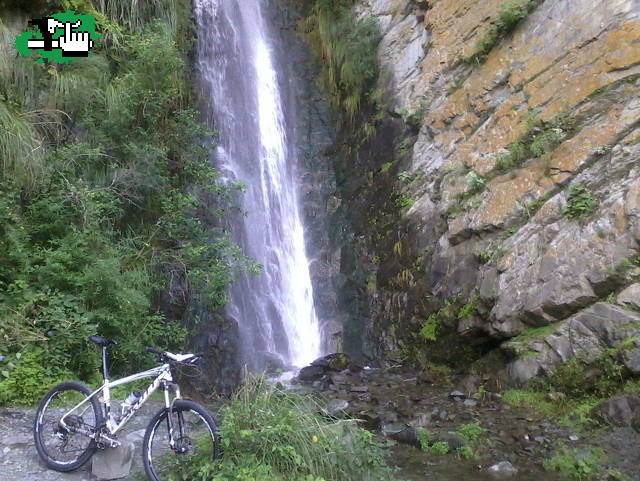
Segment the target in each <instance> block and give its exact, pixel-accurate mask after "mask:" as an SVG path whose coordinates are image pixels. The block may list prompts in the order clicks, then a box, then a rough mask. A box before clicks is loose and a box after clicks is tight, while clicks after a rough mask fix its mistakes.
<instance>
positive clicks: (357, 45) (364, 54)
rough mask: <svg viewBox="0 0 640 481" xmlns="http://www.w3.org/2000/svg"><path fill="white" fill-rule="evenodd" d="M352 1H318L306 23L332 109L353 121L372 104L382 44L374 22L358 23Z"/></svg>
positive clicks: (370, 20)
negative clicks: (366, 104) (361, 110)
mask: <svg viewBox="0 0 640 481" xmlns="http://www.w3.org/2000/svg"><path fill="white" fill-rule="evenodd" d="M352 4H353V1H352V0H338V1H336V2H327V1H324V0H316V1H315V2H314V3H313V4H312V5H311V7H310V8H308V11H307V16H306V18H305V20H304V22H303V25H304V27H305V31H306V35H307V38H308V40H309V42H310V44H311V46H312V48H313V49H314V51H315V53H316V57H317V58H318V60H319V63H320V65H321V67H322V70H321V75H320V81H321V83H322V86H323V88H324V90H325V92H326V93H327V94H328V96H329V100H330V102H331V104H332V106H333V107H334V108H335V109H337V110H340V111H344V112H345V113H346V114H347V117H348V118H349V119H350V120H351V121H353V120H354V117H355V115H356V113H357V112H358V111H359V110H360V109H361V108H362V107H363V106H364V104H365V103H366V102H368V101H371V100H372V99H371V92H372V89H373V86H374V83H375V81H376V79H377V78H378V73H379V68H378V61H377V57H376V51H377V49H376V47H377V44H378V42H379V41H380V33H379V29H378V25H377V23H376V21H375V20H374V19H372V18H371V19H367V20H365V21H357V20H356V19H355V18H354V13H353V12H352V10H351V6H352Z"/></svg>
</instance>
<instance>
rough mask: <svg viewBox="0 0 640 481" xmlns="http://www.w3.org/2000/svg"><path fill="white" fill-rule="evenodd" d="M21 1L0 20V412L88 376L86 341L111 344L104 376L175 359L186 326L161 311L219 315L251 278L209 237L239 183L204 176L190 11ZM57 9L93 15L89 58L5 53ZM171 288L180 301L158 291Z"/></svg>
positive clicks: (236, 255) (178, 2)
mask: <svg viewBox="0 0 640 481" xmlns="http://www.w3.org/2000/svg"><path fill="white" fill-rule="evenodd" d="M14 3H15V2H14ZM23 3H24V2H23ZM27 3H28V2H27ZM37 3H38V5H35V4H34V5H33V6H30V7H29V8H28V16H25V15H27V13H26V12H25V9H26V8H27V7H26V6H25V7H24V8H22V7H20V8H18V7H15V9H14V10H13V11H10V12H9V13H11V14H15V16H14V15H7V16H6V17H5V16H3V19H2V22H0V40H3V39H4V40H6V39H9V40H7V41H6V42H2V45H0V65H2V68H0V159H1V163H0V319H1V320H2V321H1V322H0V353H2V354H3V355H8V356H9V359H10V360H11V363H12V366H11V367H10V368H8V369H4V371H6V374H7V375H6V376H4V377H3V378H1V379H0V380H2V383H1V384H2V385H3V386H4V388H2V394H1V395H0V403H8V402H20V403H24V402H31V401H32V400H34V399H35V398H36V397H37V394H38V393H40V391H41V389H42V386H40V385H38V386H36V384H38V383H40V384H42V385H44V386H47V385H49V384H51V383H53V382H54V381H55V380H56V379H57V378H58V377H59V376H61V375H63V374H64V375H66V376H68V377H77V378H80V379H83V380H85V381H90V380H91V379H92V377H93V376H95V374H96V373H97V372H98V371H97V367H98V365H99V356H98V353H99V352H98V350H97V349H96V347H95V345H93V344H91V343H89V342H88V341H87V339H86V338H87V336H89V335H91V334H96V333H99V334H101V335H105V336H107V337H112V338H115V339H117V340H118V341H119V345H118V346H117V347H116V348H114V349H113V350H112V361H113V365H112V368H113V369H112V370H113V372H114V373H116V374H119V373H122V374H124V373H128V372H131V371H132V370H134V369H138V368H142V367H143V366H144V365H145V363H146V362H148V361H149V360H150V358H145V357H144V356H141V355H140V353H141V350H142V346H144V345H157V346H160V347H165V348H177V349H180V348H181V347H182V346H183V344H184V341H185V337H186V330H185V329H184V328H183V326H181V325H180V323H179V322H177V321H178V319H169V318H167V316H166V315H165V314H164V312H172V310H173V308H174V307H176V309H175V310H176V311H179V309H180V308H184V305H185V303H186V302H187V301H188V300H190V299H191V300H193V298H196V297H197V301H198V303H200V304H201V305H203V306H204V308H206V309H208V310H211V311H215V310H216V309H220V308H221V307H222V306H224V304H225V303H226V301H227V287H228V285H229V283H230V281H231V280H232V279H233V278H234V277H235V276H236V275H237V273H238V272H239V271H240V270H242V269H245V268H248V269H254V268H255V265H253V264H252V263H250V262H249V261H248V260H247V259H245V258H244V256H243V255H242V253H241V252H240V249H239V248H238V247H237V246H236V245H234V244H233V243H232V242H231V241H230V240H229V238H228V237H227V236H226V235H225V234H224V232H223V231H222V229H221V228H220V227H216V226H217V225H218V224H219V222H218V221H217V220H216V218H217V217H219V216H220V215H222V213H223V212H224V210H225V209H228V208H233V204H232V198H233V196H234V192H235V191H237V190H238V189H239V187H238V186H225V185H222V184H221V183H220V182H219V181H218V174H217V173H216V172H215V171H214V170H213V169H212V168H211V166H210V165H209V158H208V152H209V150H208V149H209V147H210V146H212V145H213V144H214V140H215V139H214V137H213V135H212V133H211V132H209V131H208V130H207V128H206V127H205V126H204V125H203V124H201V123H200V122H199V120H198V114H197V112H196V111H195V110H194V107H195V99H194V95H193V93H192V91H191V88H190V86H191V78H190V75H191V73H190V69H189V68H188V66H187V63H186V61H185V59H186V58H187V55H188V53H189V48H190V46H189V45H188V43H187V42H185V41H184V38H190V37H192V35H189V34H187V33H186V31H187V30H188V29H189V24H190V20H189V14H190V9H191V2H190V1H189V0H171V1H169V0H144V1H142V0H141V1H139V2H125V1H120V0H118V1H114V2H103V1H97V0H60V1H57V0H50V1H47V2H37ZM63 8H64V9H66V8H70V9H75V10H76V11H78V12H81V13H86V14H90V15H93V16H94V17H95V18H96V21H97V22H98V24H99V28H98V30H100V31H102V32H103V33H104V38H102V39H101V40H100V41H99V42H97V45H96V47H95V49H94V50H92V52H91V56H90V57H88V58H86V59H80V60H79V61H77V62H71V63H69V64H65V65H53V64H46V63H43V64H42V65H40V64H37V63H36V60H37V59H36V58H24V57H18V56H16V55H15V51H14V50H13V42H12V39H13V38H15V35H16V34H17V33H18V32H20V31H22V30H24V28H26V22H27V20H28V18H32V17H37V16H39V15H43V14H45V13H50V10H53V11H55V10H56V9H58V11H59V10H60V9H63ZM38 9H40V10H38ZM34 55H35V54H34ZM205 210H206V219H207V220H208V222H209V224H215V225H209V224H207V225H205V222H204V220H203V218H205V216H204V215H201V213H202V212H205ZM175 284H179V285H180V287H181V289H180V292H181V294H182V297H181V298H178V296H172V295H169V296H166V295H164V296H163V292H166V291H167V290H169V289H170V288H171V286H172V285H175ZM167 297H168V298H170V300H169V301H163V302H164V304H161V302H160V299H161V298H164V299H166V298H167ZM187 298H188V299H187ZM167 302H168V303H171V305H170V306H167V305H166V303H167ZM167 307H170V308H169V309H167ZM174 317H177V318H179V317H180V315H179V314H178V315H176V316H174ZM34 353H37V355H36V354H34ZM38 370H40V371H42V372H43V373H44V374H43V376H40V375H36V374H33V375H31V377H32V378H33V379H38V383H29V382H25V379H24V377H25V376H26V374H25V373H36V372H40V371H38ZM18 385H23V386H26V388H25V389H26V391H19V390H17V389H14V388H13V387H11V386H14V387H15V386H18Z"/></svg>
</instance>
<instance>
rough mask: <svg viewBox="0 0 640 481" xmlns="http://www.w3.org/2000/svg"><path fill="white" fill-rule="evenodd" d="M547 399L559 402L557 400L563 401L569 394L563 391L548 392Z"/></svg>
mask: <svg viewBox="0 0 640 481" xmlns="http://www.w3.org/2000/svg"><path fill="white" fill-rule="evenodd" d="M546 397H547V400H549V401H553V402H557V401H561V400H563V399H565V398H566V397H567V396H566V394H565V393H563V392H557V391H554V392H550V393H549V394H547V396H546Z"/></svg>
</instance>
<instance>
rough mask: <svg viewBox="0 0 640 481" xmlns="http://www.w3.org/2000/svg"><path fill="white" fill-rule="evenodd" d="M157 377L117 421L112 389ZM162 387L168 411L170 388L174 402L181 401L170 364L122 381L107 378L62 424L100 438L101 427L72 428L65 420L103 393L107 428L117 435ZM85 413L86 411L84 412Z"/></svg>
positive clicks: (67, 413) (61, 419)
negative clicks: (112, 407) (112, 400)
mask: <svg viewBox="0 0 640 481" xmlns="http://www.w3.org/2000/svg"><path fill="white" fill-rule="evenodd" d="M150 377H155V379H154V380H153V382H152V383H151V384H150V385H149V387H148V388H147V389H146V390H145V391H144V392H143V393H142V396H140V398H139V399H138V400H137V401H136V402H135V403H134V404H133V405H132V406H131V409H130V410H129V412H128V413H127V414H126V415H125V416H124V417H123V418H122V419H120V420H118V419H117V417H115V416H114V415H113V414H112V413H111V388H114V387H118V386H124V385H125V384H129V383H131V382H133V381H138V380H140V379H145V378H150ZM161 386H162V389H163V391H164V401H165V406H166V408H167V409H169V408H170V407H171V404H172V401H170V399H169V387H173V389H174V400H175V399H181V398H182V396H181V393H180V387H179V386H178V385H177V384H175V383H174V382H173V376H172V375H171V368H170V365H169V364H163V365H162V366H157V367H154V368H152V369H148V370H146V371H142V372H139V373H136V374H132V375H130V376H127V377H123V378H121V379H117V380H115V381H109V379H107V378H105V380H104V382H103V384H102V386H100V387H99V388H98V389H96V390H95V391H93V392H92V393H91V394H90V395H89V396H87V398H86V399H83V400H82V401H81V402H80V403H78V404H77V405H75V406H74V407H73V408H72V409H70V410H69V411H67V412H66V413H65V414H64V416H62V418H60V424H61V426H62V427H64V428H65V429H67V430H70V431H76V432H78V433H80V434H83V435H86V436H89V437H90V438H92V439H96V438H98V437H99V426H96V431H95V432H91V431H88V430H86V429H82V428H72V427H71V426H69V425H68V424H66V423H65V419H66V418H67V417H68V416H69V415H71V414H72V413H73V412H74V411H76V410H78V409H80V408H81V407H82V406H83V405H85V404H86V403H88V402H89V401H90V399H91V398H93V397H94V396H97V395H99V394H100V393H102V401H101V402H102V405H103V406H104V414H105V418H106V428H107V431H108V433H109V434H111V435H114V434H116V433H117V432H118V431H119V430H120V429H122V427H123V426H124V425H125V424H126V423H127V422H128V421H129V419H131V418H132V417H133V415H134V414H135V413H136V412H137V411H138V409H140V408H141V407H142V405H143V404H144V403H145V402H146V401H147V400H148V399H149V397H150V396H151V395H152V394H153V393H154V392H155V391H156V390H157V389H158V388H159V387H161ZM82 412H84V411H82ZM107 440H109V441H110V442H114V440H112V439H110V438H108V437H107Z"/></svg>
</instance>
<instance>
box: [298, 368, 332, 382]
mask: <svg viewBox="0 0 640 481" xmlns="http://www.w3.org/2000/svg"><path fill="white" fill-rule="evenodd" d="M326 373H327V369H326V368H325V367H323V366H313V365H312V366H307V367H303V368H302V369H300V372H299V373H298V380H300V382H313V381H317V380H319V379H320V378H321V377H322V376H324V375H325V374H326Z"/></svg>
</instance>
